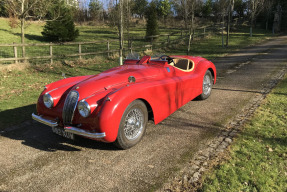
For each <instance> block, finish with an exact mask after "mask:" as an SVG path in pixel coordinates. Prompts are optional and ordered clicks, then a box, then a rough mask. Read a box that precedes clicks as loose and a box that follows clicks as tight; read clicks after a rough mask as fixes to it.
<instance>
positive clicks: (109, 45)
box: [107, 40, 110, 57]
mask: <svg viewBox="0 0 287 192" xmlns="http://www.w3.org/2000/svg"><path fill="white" fill-rule="evenodd" d="M107 43H108V57H110V42H109V40H108V41H107Z"/></svg>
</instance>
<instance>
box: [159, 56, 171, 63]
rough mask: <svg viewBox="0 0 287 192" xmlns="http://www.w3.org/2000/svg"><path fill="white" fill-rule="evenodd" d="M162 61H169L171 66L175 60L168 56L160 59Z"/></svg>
mask: <svg viewBox="0 0 287 192" xmlns="http://www.w3.org/2000/svg"><path fill="white" fill-rule="evenodd" d="M159 59H160V60H167V61H168V64H170V63H171V62H173V59H172V58H171V57H170V56H168V55H162V56H160V57H159Z"/></svg>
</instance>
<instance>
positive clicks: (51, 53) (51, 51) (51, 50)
mask: <svg viewBox="0 0 287 192" xmlns="http://www.w3.org/2000/svg"><path fill="white" fill-rule="evenodd" d="M50 57H51V59H50V63H51V64H53V46H52V45H50Z"/></svg>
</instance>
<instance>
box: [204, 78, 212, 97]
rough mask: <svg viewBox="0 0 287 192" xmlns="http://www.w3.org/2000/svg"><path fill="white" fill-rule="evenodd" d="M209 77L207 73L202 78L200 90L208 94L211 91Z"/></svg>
mask: <svg viewBox="0 0 287 192" xmlns="http://www.w3.org/2000/svg"><path fill="white" fill-rule="evenodd" d="M211 85H212V84H211V78H210V76H209V75H205V76H204V79H203V87H202V91H203V93H204V94H205V95H208V94H209V93H210V92H211Z"/></svg>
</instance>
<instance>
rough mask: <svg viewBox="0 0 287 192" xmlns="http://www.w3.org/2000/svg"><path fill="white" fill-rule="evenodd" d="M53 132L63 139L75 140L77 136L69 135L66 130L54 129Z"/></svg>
mask: <svg viewBox="0 0 287 192" xmlns="http://www.w3.org/2000/svg"><path fill="white" fill-rule="evenodd" d="M52 131H53V132H54V133H56V134H57V135H60V136H62V137H65V138H68V139H75V136H74V134H73V133H68V132H66V131H65V130H64V129H61V128H57V127H52Z"/></svg>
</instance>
